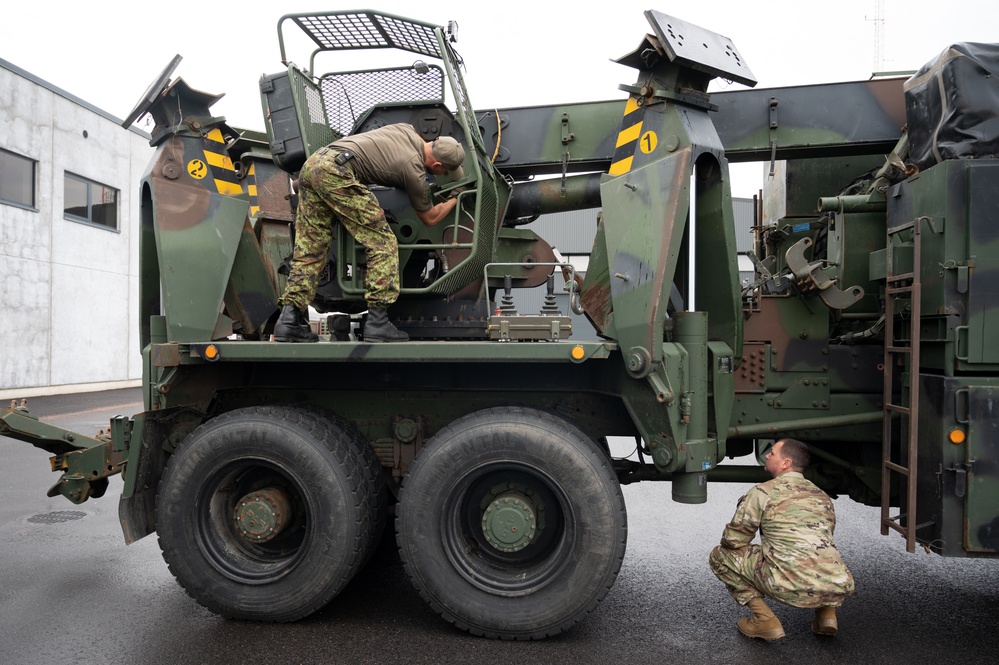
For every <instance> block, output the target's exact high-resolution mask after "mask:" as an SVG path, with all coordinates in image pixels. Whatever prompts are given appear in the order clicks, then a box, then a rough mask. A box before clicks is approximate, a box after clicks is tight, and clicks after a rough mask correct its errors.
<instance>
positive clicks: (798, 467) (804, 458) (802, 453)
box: [778, 439, 812, 471]
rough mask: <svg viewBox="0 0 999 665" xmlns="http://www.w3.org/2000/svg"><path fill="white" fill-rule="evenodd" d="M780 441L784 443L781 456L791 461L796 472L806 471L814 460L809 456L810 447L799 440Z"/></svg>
mask: <svg viewBox="0 0 999 665" xmlns="http://www.w3.org/2000/svg"><path fill="white" fill-rule="evenodd" d="M780 441H783V442H784V445H783V446H781V449H780V451H781V455H782V456H783V457H786V458H788V459H789V460H791V468H792V469H794V470H795V471H804V470H805V467H806V466H808V463H809V462H810V461H811V460H812V458H811V456H810V455H809V454H808V446H806V445H805V444H804V443H802V442H801V441H798V440H797V439H781V440H780ZM780 441H778V443H780Z"/></svg>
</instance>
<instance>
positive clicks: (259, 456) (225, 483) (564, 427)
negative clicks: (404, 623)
mask: <svg viewBox="0 0 999 665" xmlns="http://www.w3.org/2000/svg"><path fill="white" fill-rule="evenodd" d="M386 497H387V492H386V487H385V483H384V480H383V476H382V471H381V467H380V465H379V463H378V460H377V458H376V457H375V455H374V452H373V449H372V448H371V446H370V445H369V444H368V443H367V442H366V441H365V440H364V439H363V437H361V436H360V434H359V433H358V432H357V431H356V430H355V429H354V428H353V427H352V426H351V425H350V424H348V423H347V422H346V421H344V420H342V419H340V418H339V417H337V416H335V415H333V414H330V413H326V412H321V411H317V410H315V409H310V408H300V407H287V406H265V407H252V408H247V409H239V410H236V411H232V412H229V413H226V414H223V415H221V416H218V417H216V418H214V419H212V420H211V421H209V422H207V423H205V424H204V425H202V426H201V427H199V428H198V429H196V430H195V431H194V432H192V433H191V435H190V436H189V437H188V438H187V439H186V440H185V442H184V443H183V444H182V445H181V446H180V447H179V448H178V450H177V451H176V453H175V454H174V455H173V456H172V457H171V459H170V462H169V464H168V466H167V468H166V470H165V472H164V474H163V478H162V480H161V482H160V487H159V492H158V498H157V531H158V532H159V540H160V546H161V548H162V550H163V556H164V558H165V559H166V561H167V563H168V564H169V567H170V570H171V571H172V572H173V574H174V575H175V576H176V577H177V579H178V581H179V582H180V584H181V585H182V586H183V588H184V589H185V590H186V591H187V592H188V593H189V594H190V595H191V596H192V597H194V598H195V600H197V601H198V602H199V603H200V604H202V605H204V606H205V607H207V608H208V609H210V610H212V611H213V612H216V613H218V614H221V615H223V616H226V617H230V618H236V619H248V620H258V621H294V620H296V619H299V618H302V617H305V616H307V615H309V614H311V613H313V612H315V611H316V610H318V609H320V608H322V607H323V606H324V605H325V604H327V603H328V602H329V601H330V600H331V599H332V598H333V597H335V596H336V595H337V594H338V593H340V591H341V590H342V589H343V588H344V586H346V584H347V583H348V582H349V581H350V579H351V578H352V577H353V576H354V575H355V574H356V573H357V571H358V570H359V569H360V567H361V566H362V565H363V564H364V563H365V562H366V560H367V559H368V558H369V556H370V554H371V552H372V551H373V549H374V547H375V545H376V544H377V541H378V539H379V537H380V535H381V531H382V528H383V525H384V519H385V510H386V507H385V506H386ZM396 535H397V541H398V545H399V551H400V555H401V558H402V561H403V564H404V566H405V569H406V572H407V574H408V576H409V578H410V579H411V580H412V582H413V584H414V585H415V586H416V588H417V589H418V591H419V593H420V595H421V596H422V597H423V598H424V600H426V601H427V602H428V603H429V605H430V607H431V608H432V609H433V610H434V611H436V612H437V613H438V614H440V615H441V616H442V617H443V618H444V619H446V620H447V621H450V622H451V623H453V624H454V625H456V626H457V627H459V628H461V629H463V630H466V631H468V632H471V633H473V634H476V635H484V636H487V637H492V638H502V639H537V638H543V637H546V636H550V635H554V634H557V633H559V632H562V631H564V630H566V629H567V628H569V627H571V626H572V625H574V624H575V623H576V622H578V621H579V620H581V619H582V618H583V617H584V616H586V615H587V614H588V613H589V612H590V611H592V610H593V608H594V607H595V606H596V605H597V603H598V602H599V601H600V600H601V599H603V597H604V596H605V595H606V594H607V592H608V591H609V590H610V588H611V586H612V585H613V584H614V581H615V578H616V576H617V573H618V571H619V570H620V567H621V563H622V560H623V558H624V552H625V544H626V540H627V517H626V511H625V505H624V498H623V496H622V494H621V488H620V485H619V484H618V482H617V478H616V476H615V474H614V471H613V469H612V467H611V465H610V460H609V458H608V456H607V454H606V452H605V451H603V450H601V449H600V447H599V446H598V445H597V444H596V443H595V442H594V441H592V440H591V439H590V438H589V437H587V436H586V435H585V434H584V433H583V432H582V431H580V430H579V429H578V428H576V427H575V426H573V425H572V424H570V423H568V422H567V421H565V420H563V419H561V418H559V417H557V416H554V415H551V414H548V413H545V412H542V411H538V410H535V409H529V408H522V407H502V408H494V409H486V410H483V411H479V412H476V413H472V414H470V415H468V416H466V417H463V418H460V419H459V420H457V421H455V422H454V423H452V424H450V425H449V426H447V427H445V428H444V429H442V430H441V431H440V432H438V433H437V434H436V435H435V436H434V437H433V438H432V439H431V440H430V441H429V442H428V444H427V445H426V447H425V448H424V449H423V450H422V451H421V452H420V453H419V454H418V455H417V457H416V460H415V461H414V462H413V464H412V465H411V467H410V470H409V474H408V475H407V477H406V479H405V481H404V483H403V487H402V490H401V492H400V495H399V503H398V505H397V519H396Z"/></svg>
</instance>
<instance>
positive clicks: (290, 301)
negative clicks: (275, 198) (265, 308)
mask: <svg viewBox="0 0 999 665" xmlns="http://www.w3.org/2000/svg"><path fill="white" fill-rule="evenodd" d="M423 144H424V142H423V139H421V138H420V136H419V135H418V134H417V133H416V131H415V130H414V129H413V128H412V126H410V125H404V124H398V125H387V126H385V127H381V128H379V129H375V130H372V131H370V132H365V133H363V134H358V135H355V136H351V137H347V138H344V139H340V140H338V141H335V142H333V143H331V144H330V145H328V146H326V147H325V148H320V149H319V150H318V151H316V152H315V153H313V154H312V155H311V156H310V157H309V158H308V159H307V160H305V164H304V165H303V166H302V170H301V172H300V174H299V201H298V210H297V212H296V216H295V251H294V254H293V255H292V262H291V263H292V270H291V274H290V275H289V277H288V283H287V285H286V287H285V291H284V294H283V295H282V296H281V298H280V299H279V301H278V302H279V304H280V305H282V306H284V305H294V306H295V307H296V308H298V309H299V310H300V311H305V309H306V308H307V307H308V305H309V303H310V302H312V298H313V297H314V296H315V291H316V285H317V283H318V282H319V275H320V274H321V273H322V271H323V269H324V268H325V267H326V264H327V259H328V257H329V251H330V245H331V244H332V239H333V226H334V224H335V223H336V222H338V221H339V222H340V224H342V225H343V227H344V228H345V229H347V232H348V233H350V235H351V236H353V238H354V240H355V241H357V242H358V243H359V244H360V245H362V246H363V247H364V250H365V256H366V258H367V271H366V274H365V290H364V299H365V301H367V304H368V307H380V308H386V307H388V306H389V305H391V304H392V303H394V302H395V301H396V300H397V299H398V297H399V245H398V242H397V241H396V238H395V234H394V233H393V232H392V230H391V229H390V228H389V225H388V221H387V220H386V219H385V212H384V211H383V210H382V208H381V206H380V205H379V204H378V199H376V198H375V195H374V194H372V193H371V190H369V189H368V188H367V187H366V186H365V185H364V184H363V183H362V179H363V180H364V182H371V183H374V184H379V185H385V186H388V187H401V188H403V189H404V190H405V191H406V193H407V194H408V195H409V198H410V202H411V204H412V205H413V207H414V209H416V210H417V211H420V212H425V211H426V210H429V209H430V208H431V207H432V206H431V204H430V202H429V197H428V196H427V193H428V192H427V186H426V180H425V170H424V164H423ZM343 150H351V151H352V152H353V153H354V155H355V157H354V158H353V159H352V160H350V161H348V162H347V163H346V164H343V165H340V164H337V163H336V156H337V155H338V154H340V152H341V151H343Z"/></svg>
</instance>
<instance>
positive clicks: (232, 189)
mask: <svg viewBox="0 0 999 665" xmlns="http://www.w3.org/2000/svg"><path fill="white" fill-rule="evenodd" d="M215 187H216V188H218V190H219V194H224V195H226V196H235V195H236V194H242V193H243V188H242V187H240V186H239V184H238V183H235V182H226V181H225V180H219V179H218V178H216V179H215Z"/></svg>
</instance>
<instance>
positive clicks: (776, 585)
mask: <svg viewBox="0 0 999 665" xmlns="http://www.w3.org/2000/svg"><path fill="white" fill-rule="evenodd" d="M808 460H809V458H808V448H807V447H806V446H805V444H803V443H802V442H801V441H797V440H796V439H781V440H780V441H778V442H777V443H775V444H774V446H773V448H772V449H771V450H770V452H769V453H767V456H766V469H767V471H769V472H770V475H772V476H773V480H768V481H767V482H765V483H760V484H759V485H757V486H756V487H754V488H753V489H751V490H749V492H747V493H746V495H745V496H743V497H742V498H741V499H739V506H738V508H737V509H736V511H735V517H733V518H732V521H731V522H730V523H729V525H728V526H726V527H725V532H724V533H723V534H722V541H721V545H719V546H718V547H716V548H714V549H713V550H712V551H711V557H710V562H711V571H712V572H713V573H714V574H715V575H716V576H717V577H718V579H720V580H721V581H722V582H724V583H725V586H726V587H728V592H729V593H730V594H732V597H733V598H735V600H736V602H738V603H739V604H740V605H749V609H751V610H752V612H753V616H752V617H743V618H741V619H739V632H740V633H742V634H743V635H746V636H747V637H759V638H762V639H764V640H776V639H779V638H781V637H784V628H783V626H781V623H780V619H778V618H777V617H776V616H774V613H773V612H771V611H770V608H769V607H767V604H766V603H765V602H764V601H763V597H764V596H769V597H770V598H773V599H775V600H778V601H780V602H782V603H785V604H787V605H791V606H793V607H807V608H815V618H814V619H813V620H812V632H814V633H816V634H818V635H835V634H836V631H837V628H838V626H837V623H836V608H837V607H838V606H840V605H841V604H842V603H843V600H844V599H845V598H846V597H847V596H849V595H850V594H852V593H853V590H854V585H853V575H851V574H850V571H849V570H848V569H847V567H846V564H844V563H843V559H842V558H840V555H839V552H838V551H837V550H836V545H835V544H833V530H834V529H835V528H836V513H835V511H834V510H833V505H832V500H831V499H830V498H829V497H828V496H827V495H826V493H825V492H823V491H822V490H820V489H819V488H818V487H816V486H815V485H814V484H813V483H812V482H811V481H809V480H805V477H804V476H803V475H802V472H803V471H804V469H805V467H806V466H808ZM757 530H759V532H760V542H761V544H760V545H753V544H750V543H751V542H752V540H753V538H754V536H755V535H756V531H757Z"/></svg>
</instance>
